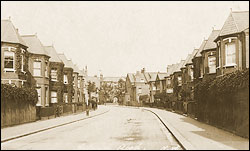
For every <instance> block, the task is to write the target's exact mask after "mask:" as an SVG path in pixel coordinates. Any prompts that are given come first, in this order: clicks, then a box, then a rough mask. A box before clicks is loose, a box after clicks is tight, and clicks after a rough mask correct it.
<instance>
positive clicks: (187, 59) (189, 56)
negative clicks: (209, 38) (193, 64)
mask: <svg viewBox="0 0 250 151" xmlns="http://www.w3.org/2000/svg"><path fill="white" fill-rule="evenodd" d="M191 56H192V54H188V56H187V58H186V59H185V61H184V63H183V65H182V67H181V68H185V67H186V66H185V65H186V64H187V62H188V61H189V59H190V58H191Z"/></svg>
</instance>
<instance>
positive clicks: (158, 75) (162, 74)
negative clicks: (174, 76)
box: [157, 73, 167, 80]
mask: <svg viewBox="0 0 250 151" xmlns="http://www.w3.org/2000/svg"><path fill="white" fill-rule="evenodd" d="M166 76H167V73H158V74H157V77H158V78H159V79H160V80H164V79H165V77H166Z"/></svg>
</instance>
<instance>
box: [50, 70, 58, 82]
mask: <svg viewBox="0 0 250 151" xmlns="http://www.w3.org/2000/svg"><path fill="white" fill-rule="evenodd" d="M54 71H55V72H54ZM54 74H55V75H54ZM50 76H51V81H57V69H51V71H50Z"/></svg>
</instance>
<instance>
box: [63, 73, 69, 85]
mask: <svg viewBox="0 0 250 151" xmlns="http://www.w3.org/2000/svg"><path fill="white" fill-rule="evenodd" d="M63 77H64V78H63V79H64V84H68V77H67V75H64V76H63Z"/></svg>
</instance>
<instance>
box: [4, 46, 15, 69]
mask: <svg viewBox="0 0 250 151" xmlns="http://www.w3.org/2000/svg"><path fill="white" fill-rule="evenodd" d="M13 49H14V50H13ZM2 50H3V57H4V62H3V63H4V65H3V67H4V72H15V71H16V70H15V50H16V48H15V47H2ZM5 52H11V53H13V68H6V67H5Z"/></svg>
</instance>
